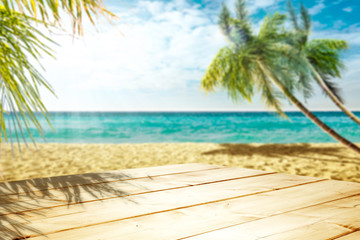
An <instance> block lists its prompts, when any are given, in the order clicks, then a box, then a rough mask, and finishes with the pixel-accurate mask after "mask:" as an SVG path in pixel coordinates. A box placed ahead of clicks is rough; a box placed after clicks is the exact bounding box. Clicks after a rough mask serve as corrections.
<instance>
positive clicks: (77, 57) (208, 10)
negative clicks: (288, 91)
mask: <svg viewBox="0 0 360 240" xmlns="http://www.w3.org/2000/svg"><path fill="white" fill-rule="evenodd" d="M302 2H303V4H304V5H305V7H307V8H308V9H309V12H310V14H311V15H312V25H313V28H312V38H334V39H343V40H346V41H348V42H349V44H350V49H349V50H348V51H347V52H345V53H344V54H343V60H344V63H345V65H346V70H345V71H343V73H342V78H341V79H336V82H337V83H338V84H339V86H340V87H341V88H342V90H343V95H344V97H345V101H346V106H347V107H348V108H350V109H353V110H360V21H359V20H360V17H359V14H358V13H359V11H360V2H359V1H358V0H316V1H314V0H303V1H302ZM104 3H105V5H106V6H107V8H108V9H109V10H111V11H112V12H113V13H115V14H116V15H117V16H118V17H119V19H118V20H115V21H114V24H108V23H107V22H106V21H105V20H104V19H99V20H98V21H97V24H96V27H94V26H92V25H91V24H90V23H88V22H87V21H85V22H84V29H85V34H84V36H82V37H76V38H74V37H73V36H71V34H69V33H71V31H69V33H65V32H58V33H56V34H51V35H50V36H51V38H52V39H53V40H55V41H56V42H57V43H58V46H53V49H54V50H55V56H56V59H53V58H50V57H44V58H43V59H42V64H43V67H44V69H45V70H46V71H44V72H43V75H44V76H45V78H46V79H47V80H48V82H49V83H50V84H51V85H52V86H53V88H54V90H55V93H56V95H57V97H54V96H52V95H51V94H49V93H48V92H47V91H45V90H43V91H42V100H43V102H44V104H45V106H46V107H47V109H48V110H50V111H262V110H269V109H266V108H265V105H264V104H263V102H262V101H261V98H260V97H259V96H258V94H257V95H255V97H254V98H253V101H252V102H251V103H249V102H247V101H245V100H244V101H240V102H236V103H234V102H233V101H232V100H231V99H230V98H229V97H228V95H227V93H226V91H224V90H222V89H218V90H217V91H216V93H210V94H206V93H205V92H204V91H203V90H201V88H200V83H201V78H202V76H203V74H204V72H205V70H206V68H207V67H208V65H209V64H210V63H211V61H212V59H213V57H214V56H215V55H216V53H217V52H218V50H219V49H220V48H221V47H224V46H226V45H227V43H226V41H225V38H224V37H223V35H222V34H221V32H220V30H219V27H218V25H217V21H218V13H219V9H220V6H221V3H222V1H218V0H196V1H190V0H188V1H187V0H175V1H160V0H152V1H150V0H139V1H136V0H131V1H130V0H127V1H123V0H122V1H120V0H110V1H104ZM225 3H226V4H227V5H228V7H229V8H230V9H233V8H234V7H233V6H234V0H226V1H225ZM293 4H294V6H295V7H296V8H298V6H299V1H298V0H296V1H295V0H294V1H293ZM248 9H249V10H250V13H251V18H252V22H253V23H254V27H255V28H258V26H259V25H260V23H261V21H262V19H263V18H264V16H265V15H266V14H267V13H274V12H276V11H278V12H280V13H285V12H286V1H284V0H248ZM64 19H65V18H64ZM65 21H66V20H65ZM69 30H70V29H69ZM300 99H301V100H303V99H302V98H300ZM306 106H307V107H308V108H309V109H311V110H337V108H336V106H335V105H334V104H333V103H332V101H331V100H330V99H328V98H326V97H325V96H324V95H323V94H322V92H321V90H320V89H319V87H317V86H315V85H314V97H312V98H311V99H309V100H307V102H306ZM283 108H284V109H285V110H297V109H296V107H294V106H292V105H291V104H289V102H288V101H287V100H284V101H283Z"/></svg>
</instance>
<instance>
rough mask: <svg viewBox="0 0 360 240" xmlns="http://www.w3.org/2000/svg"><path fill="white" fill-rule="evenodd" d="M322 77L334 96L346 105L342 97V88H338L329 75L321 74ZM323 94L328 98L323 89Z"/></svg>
mask: <svg viewBox="0 0 360 240" xmlns="http://www.w3.org/2000/svg"><path fill="white" fill-rule="evenodd" d="M320 76H321V78H322V80H323V81H324V83H325V85H326V86H327V87H328V88H329V90H330V91H331V93H332V94H334V95H335V97H336V98H337V99H339V101H340V102H341V103H345V100H344V97H343V95H342V91H341V88H340V87H339V86H338V84H337V83H335V82H333V81H331V79H330V77H329V76H328V75H324V74H321V73H320ZM323 94H324V95H325V96H328V93H327V92H326V91H325V90H324V89H323Z"/></svg>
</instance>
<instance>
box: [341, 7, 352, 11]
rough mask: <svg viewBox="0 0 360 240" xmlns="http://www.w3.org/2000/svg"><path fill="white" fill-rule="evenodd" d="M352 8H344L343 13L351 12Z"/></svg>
mask: <svg viewBox="0 0 360 240" xmlns="http://www.w3.org/2000/svg"><path fill="white" fill-rule="evenodd" d="M352 10H353V9H352V8H351V7H346V8H343V11H345V12H352Z"/></svg>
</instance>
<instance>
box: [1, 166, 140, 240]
mask: <svg viewBox="0 0 360 240" xmlns="http://www.w3.org/2000/svg"><path fill="white" fill-rule="evenodd" d="M130 178H131V176H129V175H125V174H123V173H119V172H115V171H114V172H107V173H86V174H81V175H67V176H59V177H49V178H41V179H29V180H20V181H13V182H1V183H0V240H5V239H6V240H9V239H10V240H15V239H26V238H29V237H32V236H39V235H43V236H45V235H44V233H43V232H41V231H40V230H38V229H36V227H32V226H31V220H34V219H38V218H46V217H48V216H49V215H51V217H56V216H57V214H58V215H59V214H60V213H57V212H61V211H56V209H58V208H61V207H67V208H69V209H71V205H74V204H77V205H82V204H84V203H86V202H93V201H103V200H104V199H111V198H116V197H122V199H123V200H124V201H131V200H129V199H128V198H126V196H129V195H130V194H129V193H127V192H126V191H123V190H121V187H119V186H124V187H125V186H126V185H133V183H131V182H128V181H127V180H129V179H130ZM136 187H137V188H139V186H138V185H136ZM140 188H141V186H140ZM132 202H133V201H132ZM76 211H77V212H79V211H80V210H79V208H78V209H77V210H76ZM76 211H75V210H74V213H76ZM70 212H71V211H70ZM29 219H31V220H29Z"/></svg>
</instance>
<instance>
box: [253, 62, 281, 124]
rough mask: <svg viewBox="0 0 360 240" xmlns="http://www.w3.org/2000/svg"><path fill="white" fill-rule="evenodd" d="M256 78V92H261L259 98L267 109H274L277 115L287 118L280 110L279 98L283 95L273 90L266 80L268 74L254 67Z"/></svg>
mask: <svg viewBox="0 0 360 240" xmlns="http://www.w3.org/2000/svg"><path fill="white" fill-rule="evenodd" d="M255 74H256V78H257V81H256V83H257V86H258V90H259V91H260V92H261V98H262V100H263V101H264V103H265V105H266V106H267V107H268V108H272V109H275V110H276V112H277V113H278V114H280V115H281V116H283V117H285V118H287V116H286V114H285V113H284V111H283V110H282V105H281V102H280V100H279V98H282V97H283V95H282V94H281V93H280V92H278V91H276V90H275V89H274V86H273V85H272V83H271V81H270V80H269V79H268V73H265V72H264V70H263V69H261V68H260V67H256V70H255Z"/></svg>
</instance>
